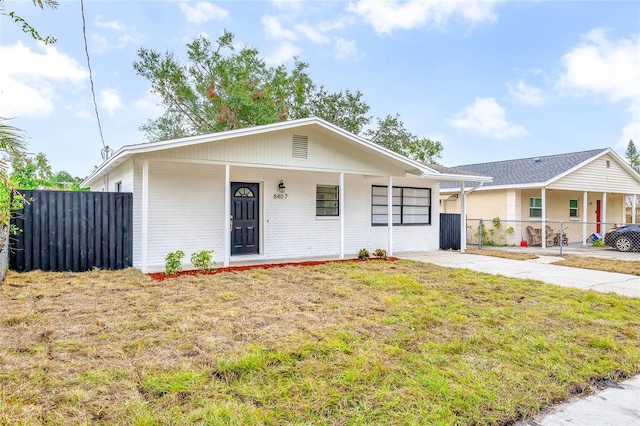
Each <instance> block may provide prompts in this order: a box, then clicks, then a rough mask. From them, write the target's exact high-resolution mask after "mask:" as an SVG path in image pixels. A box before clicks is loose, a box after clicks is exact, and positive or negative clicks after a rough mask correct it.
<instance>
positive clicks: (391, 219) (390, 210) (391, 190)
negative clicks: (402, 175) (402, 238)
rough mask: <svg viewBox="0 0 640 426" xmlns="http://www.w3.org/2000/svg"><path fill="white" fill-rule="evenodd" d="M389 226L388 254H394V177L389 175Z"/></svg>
mask: <svg viewBox="0 0 640 426" xmlns="http://www.w3.org/2000/svg"><path fill="white" fill-rule="evenodd" d="M387 228H388V234H389V235H388V238H389V242H388V246H389V247H388V248H387V254H388V255H389V256H393V177H392V176H389V184H388V185H387Z"/></svg>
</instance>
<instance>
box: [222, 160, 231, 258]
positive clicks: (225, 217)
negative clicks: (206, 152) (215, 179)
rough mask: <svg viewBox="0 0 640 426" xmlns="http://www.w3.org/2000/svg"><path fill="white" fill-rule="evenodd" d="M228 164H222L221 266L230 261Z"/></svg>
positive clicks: (229, 179) (229, 180) (229, 182)
mask: <svg viewBox="0 0 640 426" xmlns="http://www.w3.org/2000/svg"><path fill="white" fill-rule="evenodd" d="M229 168H230V167H229V164H225V165H224V212H223V214H222V217H223V221H222V223H223V225H222V226H223V228H222V229H224V230H225V231H224V260H223V266H229V263H230V262H231V178H230V175H231V173H230V170H229Z"/></svg>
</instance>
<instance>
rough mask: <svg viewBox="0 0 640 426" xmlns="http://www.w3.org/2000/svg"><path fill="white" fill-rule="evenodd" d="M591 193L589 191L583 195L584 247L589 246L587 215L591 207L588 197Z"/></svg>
mask: <svg viewBox="0 0 640 426" xmlns="http://www.w3.org/2000/svg"><path fill="white" fill-rule="evenodd" d="M588 196H589V193H588V192H587V191H584V193H583V194H582V220H583V222H582V245H583V246H586V245H587V214H588V207H587V206H588V205H589V200H588V198H589V197H588Z"/></svg>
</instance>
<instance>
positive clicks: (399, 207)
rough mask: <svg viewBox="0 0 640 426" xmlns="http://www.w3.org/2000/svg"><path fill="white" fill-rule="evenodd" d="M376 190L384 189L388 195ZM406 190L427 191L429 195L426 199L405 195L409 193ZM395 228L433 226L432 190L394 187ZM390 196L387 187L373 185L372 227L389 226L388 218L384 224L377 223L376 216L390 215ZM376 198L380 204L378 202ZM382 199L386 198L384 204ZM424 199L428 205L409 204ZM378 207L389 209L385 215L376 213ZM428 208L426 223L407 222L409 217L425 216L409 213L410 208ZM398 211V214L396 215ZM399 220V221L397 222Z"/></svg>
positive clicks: (414, 187) (415, 187)
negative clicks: (388, 202)
mask: <svg viewBox="0 0 640 426" xmlns="http://www.w3.org/2000/svg"><path fill="white" fill-rule="evenodd" d="M374 188H384V189H386V191H385V192H386V194H384V195H381V194H376V193H375V192H376V191H375V190H374ZM406 190H418V191H427V193H428V195H427V196H426V197H416V196H411V195H407V194H405V192H408V191H406ZM392 191H393V199H394V201H393V210H394V212H393V226H428V225H431V216H432V208H431V207H432V198H433V191H432V190H431V188H424V187H417V186H393V187H392ZM388 196H389V189H388V186H387V185H371V226H388V218H387V219H386V220H385V222H384V223H382V222H375V219H374V218H375V217H376V216H385V217H386V216H387V213H388V204H387V201H388V199H389V198H388ZM376 197H377V200H378V202H376ZM382 197H384V202H382V201H381V200H382ZM418 199H424V200H427V203H428V204H427V205H419V204H409V203H408V202H409V200H414V201H415V200H418ZM376 207H385V209H387V210H386V211H385V212H384V213H377V212H375V210H376V209H375V208H376ZM416 207H417V208H426V209H427V213H426V215H427V221H426V222H407V221H406V219H408V217H409V216H418V217H419V216H424V215H425V214H417V213H408V212H407V210H409V209H410V208H416ZM396 211H397V213H396ZM396 219H398V221H396Z"/></svg>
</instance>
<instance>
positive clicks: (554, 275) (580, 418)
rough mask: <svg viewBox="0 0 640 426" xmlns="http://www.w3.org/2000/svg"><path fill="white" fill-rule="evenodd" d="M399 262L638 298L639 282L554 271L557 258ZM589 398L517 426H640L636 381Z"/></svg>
mask: <svg viewBox="0 0 640 426" xmlns="http://www.w3.org/2000/svg"><path fill="white" fill-rule="evenodd" d="M398 257H401V258H403V259H412V260H418V261H421V262H428V263H433V264H436V265H440V266H447V267H451V268H467V269H471V270H474V271H480V272H486V273H489V274H496V275H498V274H499V275H505V276H508V277H515V278H527V279H534V280H540V281H544V282H547V283H551V284H556V285H561V286H565V287H574V288H580V289H584V290H594V291H601V292H605V293H617V294H622V295H625V296H631V297H640V277H637V276H633V275H626V274H617V273H613V272H603V271H594V270H589V269H580V268H571V267H568V266H559V265H552V264H551V263H552V262H555V261H556V260H560V259H561V258H559V257H552V256H543V257H540V258H538V259H534V260H511V259H501V258H498V257H491V256H480V255H473V254H460V253H459V252H452V251H439V252H429V253H404V254H402V255H399V256H398ZM606 384H607V383H604V386H603V387H604V390H600V391H598V392H596V393H595V394H593V395H589V396H586V397H577V398H573V399H571V400H570V401H568V402H566V403H564V404H561V405H557V406H554V407H551V408H550V409H549V410H548V411H546V412H543V413H542V414H540V415H539V416H538V417H536V418H535V419H529V420H526V421H522V422H519V423H517V426H627V425H629V426H631V425H633V426H638V425H640V375H638V376H635V377H633V378H631V379H629V380H625V381H624V382H622V383H620V384H616V383H615V382H609V383H608V384H609V385H610V386H611V387H606Z"/></svg>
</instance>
